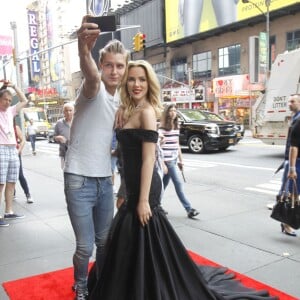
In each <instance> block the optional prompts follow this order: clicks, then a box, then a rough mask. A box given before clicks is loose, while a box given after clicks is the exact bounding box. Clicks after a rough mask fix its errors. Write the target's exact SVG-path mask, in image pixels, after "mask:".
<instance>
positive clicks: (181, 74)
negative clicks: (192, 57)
mask: <svg viewBox="0 0 300 300" xmlns="http://www.w3.org/2000/svg"><path fill="white" fill-rule="evenodd" d="M171 65H172V79H175V80H177V81H180V82H185V81H187V62H186V58H177V59H173V60H172V62H171Z"/></svg>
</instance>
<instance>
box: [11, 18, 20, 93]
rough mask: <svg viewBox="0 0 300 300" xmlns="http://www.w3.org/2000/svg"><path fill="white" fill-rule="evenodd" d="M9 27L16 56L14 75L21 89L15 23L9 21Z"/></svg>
mask: <svg viewBox="0 0 300 300" xmlns="http://www.w3.org/2000/svg"><path fill="white" fill-rule="evenodd" d="M10 27H11V29H12V30H13V33H14V48H15V56H16V77H17V86H18V87H19V88H20V89H21V91H23V85H22V81H21V74H20V59H19V46H18V34H17V23H16V22H10Z"/></svg>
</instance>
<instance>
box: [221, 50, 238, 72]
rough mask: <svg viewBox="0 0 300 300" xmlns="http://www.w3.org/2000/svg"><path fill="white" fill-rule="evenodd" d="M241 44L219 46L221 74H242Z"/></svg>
mask: <svg viewBox="0 0 300 300" xmlns="http://www.w3.org/2000/svg"><path fill="white" fill-rule="evenodd" d="M240 56H241V45H239V44H237V45H232V46H229V47H225V48H219V76H223V75H235V74H241V57H240Z"/></svg>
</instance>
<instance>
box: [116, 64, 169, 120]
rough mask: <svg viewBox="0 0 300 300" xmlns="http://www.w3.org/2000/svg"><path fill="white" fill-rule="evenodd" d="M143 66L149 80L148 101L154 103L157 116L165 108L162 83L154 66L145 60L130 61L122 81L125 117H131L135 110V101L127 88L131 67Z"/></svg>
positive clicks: (121, 93) (122, 101)
mask: <svg viewBox="0 0 300 300" xmlns="http://www.w3.org/2000/svg"><path fill="white" fill-rule="evenodd" d="M134 67H141V68H143V69H144V70H145V73H146V77H147V81H148V93H147V101H148V102H149V103H150V104H151V105H152V107H153V108H154V110H155V113H156V117H157V118H159V116H160V114H161V111H162V109H163V107H162V104H161V100H160V99H161V94H160V83H159V81H158V78H157V76H156V74H155V72H154V70H153V68H152V66H151V65H150V64H149V63H148V62H147V61H145V60H135V61H129V63H128V66H127V68H126V72H125V75H124V77H123V80H122V82H121V91H120V95H121V103H122V105H123V106H124V107H125V117H127V118H129V117H130V116H131V115H132V114H133V111H134V110H135V103H134V101H133V100H132V99H131V96H130V95H129V92H128V89H127V80H128V72H129V70H130V69H131V68H134Z"/></svg>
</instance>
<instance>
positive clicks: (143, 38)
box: [138, 33, 146, 51]
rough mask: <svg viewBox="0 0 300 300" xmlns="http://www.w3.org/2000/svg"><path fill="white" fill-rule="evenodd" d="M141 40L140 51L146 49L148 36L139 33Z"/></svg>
mask: <svg viewBox="0 0 300 300" xmlns="http://www.w3.org/2000/svg"><path fill="white" fill-rule="evenodd" d="M138 39H139V50H138V51H141V50H143V49H145V48H146V35H145V34H144V33H138Z"/></svg>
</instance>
